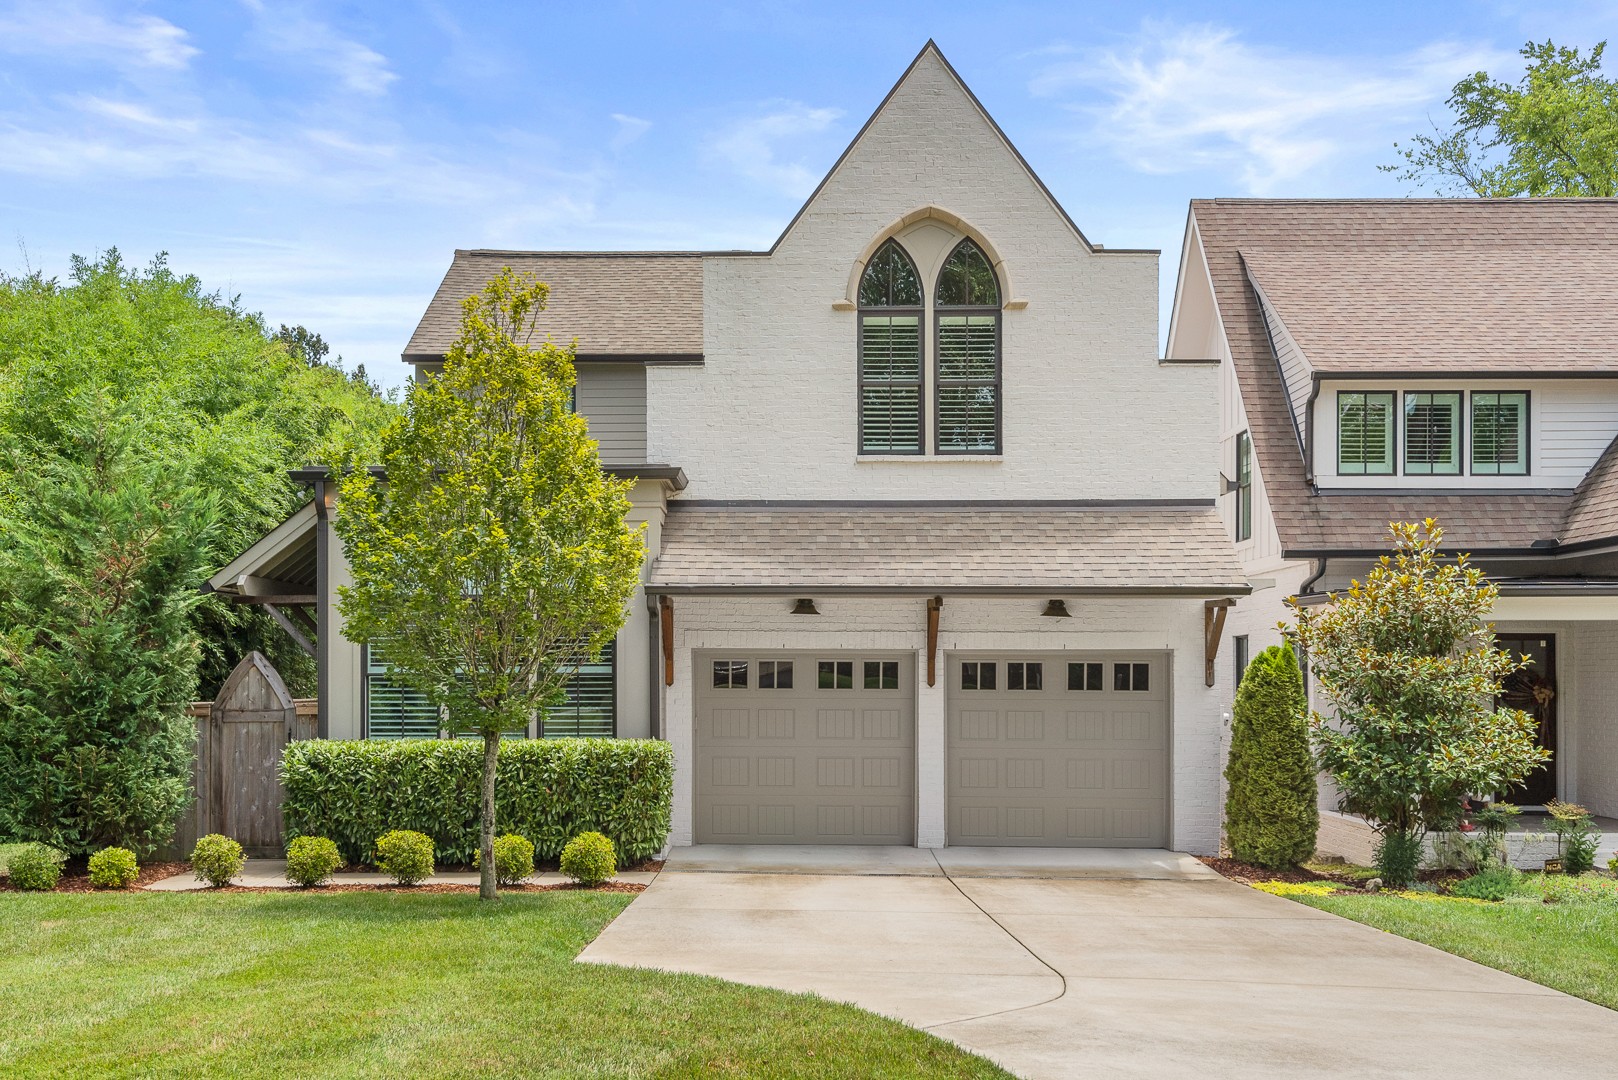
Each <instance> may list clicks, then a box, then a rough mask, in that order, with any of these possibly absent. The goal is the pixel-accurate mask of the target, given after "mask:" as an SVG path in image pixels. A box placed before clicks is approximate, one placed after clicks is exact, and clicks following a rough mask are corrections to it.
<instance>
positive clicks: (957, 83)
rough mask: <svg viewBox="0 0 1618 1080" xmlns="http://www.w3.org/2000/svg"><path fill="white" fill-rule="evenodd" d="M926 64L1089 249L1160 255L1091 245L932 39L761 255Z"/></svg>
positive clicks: (785, 234)
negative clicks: (942, 76) (984, 125)
mask: <svg viewBox="0 0 1618 1080" xmlns="http://www.w3.org/2000/svg"><path fill="white" fill-rule="evenodd" d="M927 65H937V67H938V68H939V69H941V70H942V71H943V72H944V73H945V74H946V75H947V79H948V81H949V83H950V84H951V85H952V87H953V89H954V90H955V91H957V92H958V93H959V94H960V95H961V96H962V97H963V98H964V99H965V100H966V101H967V102H969V103H970V105H971V107H972V109H974V110H975V111H976V112H977V113H978V115H979V116H981V117H982V118H983V120H984V122H985V123H987V124H988V126H989V128H990V129H991V130H992V131H993V132H994V134H995V137H996V138H997V139H998V140H999V141H1000V142H1001V143H1002V144H1003V145H1004V146H1005V148H1006V150H1008V151H1009V152H1010V153H1011V155H1012V156H1013V157H1014V158H1016V159H1017V163H1018V164H1019V165H1020V166H1021V167H1022V170H1023V171H1024V172H1025V173H1027V174H1028V178H1029V179H1030V180H1032V181H1033V183H1034V185H1035V186H1036V187H1038V188H1039V190H1040V192H1041V194H1043V195H1044V197H1045V199H1046V200H1048V201H1049V202H1050V205H1051V208H1052V209H1053V210H1055V211H1056V213H1057V214H1058V215H1059V216H1060V217H1061V219H1062V220H1063V221H1064V222H1066V224H1067V227H1068V228H1069V229H1071V230H1072V231H1073V235H1074V236H1076V237H1078V239H1079V240H1080V242H1082V243H1083V244H1084V246H1085V248H1086V249H1087V250H1089V251H1090V252H1092V253H1094V254H1132V255H1139V254H1143V253H1150V254H1157V249H1155V248H1103V247H1101V246H1100V245H1097V244H1092V243H1091V242H1090V240H1089V238H1087V237H1086V236H1085V235H1084V233H1083V232H1082V231H1081V230H1080V229H1079V227H1078V225H1077V224H1076V223H1075V222H1074V221H1073V218H1072V216H1071V215H1070V214H1068V212H1067V210H1066V209H1065V208H1064V207H1063V206H1062V204H1061V203H1060V202H1058V201H1057V198H1056V196H1055V195H1053V194H1051V189H1050V188H1048V187H1046V186H1045V181H1043V180H1041V179H1040V178H1039V174H1038V173H1036V172H1035V171H1034V169H1033V166H1031V165H1029V164H1028V159H1027V158H1025V157H1023V156H1022V152H1021V151H1020V150H1018V149H1017V147H1016V145H1015V144H1014V143H1012V141H1011V139H1010V137H1009V136H1007V135H1006V133H1005V130H1004V129H1002V128H1001V127H1000V125H999V124H998V123H997V122H996V121H995V119H994V117H993V116H991V115H990V114H989V110H987V109H985V108H984V107H983V103H982V102H981V101H979V100H978V98H977V95H976V94H974V93H972V88H971V87H969V86H967V85H966V80H964V79H962V78H961V76H960V73H959V72H957V71H956V70H955V67H954V65H952V64H951V63H950V62H949V60H948V59H947V58H946V57H945V56H944V53H943V51H942V50H940V49H939V47H938V44H937V43H936V42H934V41H933V40H932V39H931V38H928V39H927V44H925V45H923V46H922V47H921V51H920V52H918V53H917V54H916V58H915V59H914V60H912V61H910V66H909V67H907V68H905V70H904V74H902V75H900V76H899V79H898V81H897V82H895V83H894V84H893V88H892V89H890V90H889V91H888V93H887V95H886V96H885V97H883V99H882V101H881V102H880V103H879V104H878V105H877V107H876V108H875V109H874V110H873V111H872V113H871V115H870V116H869V117H868V118H867V119H866V121H865V123H864V124H863V125H861V127H860V129H859V131H857V132H856V133H855V134H854V138H853V139H851V140H849V143H848V146H847V147H845V148H844V149H843V152H842V153H841V154H840V155H838V157H837V160H836V161H835V162H833V163H832V167H831V168H830V169H828V170H827V171H826V175H825V176H823V177H821V180H820V183H818V184H816V185H815V190H814V191H812V192H810V193H809V197H808V198H807V199H805V200H804V202H803V205H802V206H800V207H799V208H798V212H797V213H796V214H794V215H792V220H791V221H789V222H787V225H786V228H784V229H782V230H781V235H780V236H778V237H776V238H775V243H773V244H771V245H770V247H769V250H768V251H767V252H762V253H761V254H770V253H773V252H774V251H775V250H776V249H777V248H779V247H780V246H781V242H782V241H784V240H785V239H786V238H787V237H788V236H790V235H791V234H792V230H793V227H794V226H796V225H797V224H798V222H799V221H801V220H802V219H803V216H804V214H806V213H807V212H808V211H809V208H810V207H811V206H813V205H814V204H815V202H816V200H818V199H819V198H820V195H821V193H822V192H823V191H825V189H826V186H827V185H828V184H830V183H831V182H832V180H833V178H834V177H836V176H837V174H838V172H839V171H840V170H841V169H842V167H843V165H844V164H845V163H846V162H847V161H848V160H849V158H850V157H851V156H852V155H853V154H854V152H855V149H856V148H857V147H858V146H859V145H860V143H861V142H862V141H864V139H865V137H866V135H867V134H868V133H869V132H870V131H871V128H872V127H873V126H874V125H875V124H876V122H877V121H878V120H879V119H880V118H881V117H882V115H883V114H884V113H885V112H886V111H887V110H888V107H889V105H890V104H891V103H892V102H893V101H894V99H895V98H896V97H898V96H899V94H900V93H902V92H903V91H904V90H905V89H906V88H907V87H908V86H909V85H910V84H911V83H913V82H914V81H916V80H917V79H918V77H919V76H920V75H922V74H923V72H924V68H925V67H926V66H927Z"/></svg>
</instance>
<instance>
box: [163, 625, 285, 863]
mask: <svg viewBox="0 0 1618 1080" xmlns="http://www.w3.org/2000/svg"><path fill="white" fill-rule="evenodd" d="M302 704H304V703H302V702H298V701H295V700H293V697H292V695H291V694H289V693H288V692H287V688H286V684H285V683H283V682H282V681H281V676H280V674H279V673H278V672H276V670H275V668H274V667H273V666H271V664H270V662H269V661H268V660H266V659H265V658H264V657H263V656H262V655H261V654H259V653H256V652H254V653H249V654H248V655H247V656H246V657H245V658H244V659H243V660H242V662H241V663H240V664H237V665H236V670H234V671H232V672H231V673H230V677H229V678H227V679H226V680H225V685H224V686H222V687H221V688H220V690H219V696H218V697H217V698H215V699H214V701H213V704H212V705H211V706H210V707H208V708H206V710H203V709H194V710H193V715H195V716H196V718H197V771H196V793H197V801H196V805H195V807H194V808H193V811H192V813H190V814H188V815H186V818H185V819H184V820H183V821H182V822H181V824H180V827H179V830H178V832H177V834H176V835H175V838H174V849H175V852H174V853H175V854H176V855H178V856H179V857H181V858H185V857H188V856H189V855H190V853H191V848H192V846H193V845H194V844H195V843H196V841H197V837H199V836H205V835H207V834H208V833H223V834H224V835H226V836H228V837H230V838H231V839H233V840H235V841H237V842H238V843H240V844H241V845H242V847H243V848H244V849H245V850H246V852H247V853H248V854H249V855H256V856H260V857H270V858H279V857H280V856H281V855H282V854H283V852H284V841H283V834H282V827H281V800H282V795H283V793H282V790H281V777H280V765H281V752H282V751H283V750H284V749H286V745H287V743H288V742H290V741H291V740H293V739H312V738H314V737H315V716H314V711H313V710H311V709H306V708H300V707H299V706H300V705H302Z"/></svg>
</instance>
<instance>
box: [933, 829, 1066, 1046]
mask: <svg viewBox="0 0 1618 1080" xmlns="http://www.w3.org/2000/svg"><path fill="white" fill-rule="evenodd" d="M927 850H928V852H929V853H930V854H931V855H932V857H933V862H935V863H938V872H939V873H941V874H943V875H944V880H945V881H947V882H949V883H950V884H951V885H953V886H954V887H955V891H956V892H958V893H960V894H961V899H963V900H965V901H966V902H967V903H968V904H971V905H972V906H973V907H975V908H977V909H978V911H980V912H982V914H983V917H984V918H985V919H988V920H989V921H990V922H992V923H994V925H996V926H998V927H999V928H1000V932H1001V933H1002V934H1005V935H1006V937H1008V938H1010V939H1011V940H1012V941H1015V942H1016V943H1017V944H1018V946H1019V947H1021V949H1022V951H1023V952H1025V953H1027V954H1028V955H1029V956H1032V957H1033V958H1034V959H1035V960H1038V961H1039V963H1040V965H1041V966H1042V967H1044V969H1045V970H1046V971H1048V972H1050V973H1051V974H1052V975H1055V976H1056V979H1057V981H1058V982H1060V983H1061V984H1062V989H1061V992H1060V993H1058V994H1056V995H1055V996H1054V997H1048V998H1046V999H1045V1000H1044V1001H1036V1002H1034V1003H1033V1004H1032V1005H1018V1006H1017V1007H1016V1008H1014V1009H998V1010H996V1011H995V1012H986V1013H980V1014H979V1015H977V1016H963V1017H960V1018H959V1019H957V1020H945V1021H944V1022H943V1023H940V1024H930V1025H928V1026H927V1027H925V1028H923V1029H922V1030H923V1031H936V1030H937V1029H939V1028H944V1027H949V1026H950V1025H951V1024H966V1023H970V1022H971V1021H973V1020H983V1019H985V1018H987V1017H990V1016H1005V1015H1006V1014H1008V1013H1014V1012H1023V1011H1024V1010H1026V1009H1037V1008H1039V1007H1040V1006H1042V1005H1049V1004H1050V1003H1051V1002H1053V1001H1057V1000H1060V999H1061V998H1063V997H1066V996H1067V976H1066V975H1063V974H1062V973H1061V972H1060V971H1057V970H1056V969H1055V968H1053V967H1051V965H1050V964H1049V963H1048V962H1047V961H1046V960H1045V958H1044V957H1043V956H1041V955H1039V954H1038V953H1037V952H1035V951H1034V950H1033V949H1030V948H1029V947H1028V943H1027V942H1025V941H1023V939H1022V938H1020V937H1018V936H1017V935H1016V934H1013V933H1012V932H1011V931H1010V930H1008V929H1006V927H1005V924H1004V923H1002V922H1001V921H1000V920H999V919H997V918H995V917H994V916H993V915H991V914H989V912H988V911H987V909H985V908H984V906H983V905H982V904H980V903H978V902H977V901H976V900H974V899H972V897H971V896H970V895H969V894H968V893H967V891H966V890H965V889H963V888H961V886H960V883H959V882H957V881H956V880H955V879H954V878H953V877H951V876H950V872H949V870H948V869H946V868H945V866H944V864H943V863H941V862H938V852H937V851H936V850H935V849H933V848H928V849H927Z"/></svg>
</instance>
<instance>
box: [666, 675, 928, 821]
mask: <svg viewBox="0 0 1618 1080" xmlns="http://www.w3.org/2000/svg"><path fill="white" fill-rule="evenodd" d="M694 669H695V678H696V792H695V795H696V819H697V820H696V835H697V843H699V844H910V843H914V842H915V836H916V781H915V777H916V706H915V674H914V667H913V663H912V661H911V659H910V658H908V657H902V656H895V655H893V654H884V653H838V652H825V653H768V652H749V653H740V652H724V653H698V654H697V655H696V663H695V665H694Z"/></svg>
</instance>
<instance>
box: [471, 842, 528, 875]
mask: <svg viewBox="0 0 1618 1080" xmlns="http://www.w3.org/2000/svg"><path fill="white" fill-rule="evenodd" d="M472 866H473V867H474V868H476V869H478V870H481V869H483V852H481V851H480V852H478V853H477V854H476V855H475V856H474V857H473V859H472ZM533 872H534V845H533V844H530V843H529V842H528V840H527V839H526V838H525V837H521V836H518V835H517V834H516V833H507V834H506V835H504V836H497V837H495V838H494V880H495V881H496V882H497V883H498V884H501V885H516V884H518V883H519V882H521V881H522V879H523V878H525V877H527V876H528V875H529V874H532V873H533Z"/></svg>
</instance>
